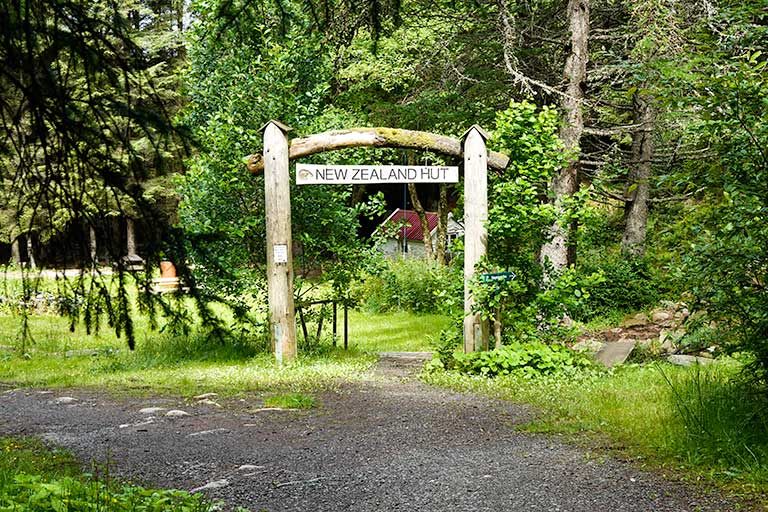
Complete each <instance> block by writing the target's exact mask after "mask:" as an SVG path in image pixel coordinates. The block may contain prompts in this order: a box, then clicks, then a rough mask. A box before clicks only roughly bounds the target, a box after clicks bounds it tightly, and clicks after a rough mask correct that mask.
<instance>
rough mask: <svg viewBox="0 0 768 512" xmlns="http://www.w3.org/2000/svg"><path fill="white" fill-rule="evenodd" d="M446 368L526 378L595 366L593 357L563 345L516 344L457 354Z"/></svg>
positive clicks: (447, 363)
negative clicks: (590, 357)
mask: <svg viewBox="0 0 768 512" xmlns="http://www.w3.org/2000/svg"><path fill="white" fill-rule="evenodd" d="M443 365H444V367H446V368H449V369H453V370H456V371H459V372H463V373H469V374H474V375H484V376H487V377H494V376H496V375H512V374H522V375H523V376H526V377H534V376H539V375H548V374H552V373H557V372H573V371H576V370H579V369H583V368H590V367H593V366H594V364H593V363H592V360H591V359H589V357H587V356H585V355H583V354H580V353H578V352H576V351H574V350H571V349H569V348H568V347H565V346H563V345H545V344H543V343H537V342H531V343H520V342H516V343H512V344H510V345H506V346H503V347H501V348H497V349H495V350H491V351H490V352H472V353H469V354H462V353H457V354H454V355H453V360H452V361H444V362H443Z"/></svg>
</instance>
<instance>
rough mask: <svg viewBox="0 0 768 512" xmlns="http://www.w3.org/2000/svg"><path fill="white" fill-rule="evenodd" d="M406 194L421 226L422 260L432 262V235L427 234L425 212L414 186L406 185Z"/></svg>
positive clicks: (427, 225)
mask: <svg viewBox="0 0 768 512" xmlns="http://www.w3.org/2000/svg"><path fill="white" fill-rule="evenodd" d="M408 193H409V194H410V195H411V203H412V204H413V209H414V211H415V212H416V215H418V216H419V223H420V224H421V235H422V238H423V240H424V259H425V260H427V261H432V258H433V256H432V235H430V233H429V221H428V220H427V212H426V211H425V210H424V207H423V206H422V205H421V201H419V194H418V192H417V191H416V184H415V183H409V184H408Z"/></svg>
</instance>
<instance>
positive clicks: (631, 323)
mask: <svg viewBox="0 0 768 512" xmlns="http://www.w3.org/2000/svg"><path fill="white" fill-rule="evenodd" d="M649 323H650V320H648V317H647V316H645V314H643V313H638V314H636V315H633V316H628V317H626V318H625V319H624V320H622V321H621V324H619V325H620V326H621V327H642V326H644V325H648V324H649Z"/></svg>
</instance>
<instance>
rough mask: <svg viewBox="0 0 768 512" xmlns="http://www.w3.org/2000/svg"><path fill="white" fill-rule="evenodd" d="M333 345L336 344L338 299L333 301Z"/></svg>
mask: <svg viewBox="0 0 768 512" xmlns="http://www.w3.org/2000/svg"><path fill="white" fill-rule="evenodd" d="M333 346H334V347H335V346H336V301H335V300H334V301H333Z"/></svg>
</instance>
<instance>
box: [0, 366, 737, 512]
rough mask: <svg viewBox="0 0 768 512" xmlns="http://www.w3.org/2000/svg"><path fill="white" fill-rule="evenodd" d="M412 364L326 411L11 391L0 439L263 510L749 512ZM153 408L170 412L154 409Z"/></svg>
mask: <svg viewBox="0 0 768 512" xmlns="http://www.w3.org/2000/svg"><path fill="white" fill-rule="evenodd" d="M407 366H408V365H405V369H406V370H407ZM404 371H405V370H404V369H403V365H400V364H398V363H397V362H394V363H393V362H392V361H389V362H385V363H383V364H382V365H380V367H379V369H378V371H377V373H376V375H375V376H372V378H371V380H370V381H369V382H366V383H365V384H362V385H359V386H348V387H345V388H342V390H340V391H338V392H335V393H326V394H322V395H320V396H319V397H318V398H319V401H320V405H319V407H317V408H315V409H313V410H310V411H301V412H296V411H284V410H269V409H263V408H260V400H259V399H258V398H256V397H255V398H253V399H252V400H251V399H228V400H216V399H215V398H214V399H209V400H208V402H207V403H206V402H205V401H203V400H201V401H196V400H190V401H184V400H182V399H170V398H152V399H141V398H120V399H116V398H112V397H109V396H107V395H103V394H97V393H93V392H84V391H72V390H66V391H63V390H57V391H55V392H50V391H41V390H29V389H16V390H8V391H6V392H4V393H0V435H9V434H12V435H35V436H40V437H42V438H44V439H47V440H49V441H51V442H54V443H56V444H59V445H63V446H65V447H67V448H69V449H71V450H72V451H74V452H75V453H76V454H77V455H78V456H79V457H81V458H82V459H83V460H93V459H96V460H99V461H105V460H109V461H110V467H111V470H112V472H113V473H118V474H121V475H124V476H127V477H129V478H132V479H133V480H134V481H137V482H140V483H144V484H149V485H153V486H159V487H173V488H180V489H187V490H193V489H199V488H201V487H206V486H207V487H206V488H205V489H204V490H203V492H206V493H207V494H208V495H209V496H211V497H212V498H215V499H220V500H223V501H224V502H225V503H226V504H227V506H228V507H234V506H238V505H240V506H244V507H248V508H250V509H251V510H253V511H254V512H256V511H261V510H267V511H282V510H295V511H393V510H403V511H416V510H425V511H427V510H428V511H494V512H496V511H527V512H530V511H534V512H536V511H569V512H577V511H583V512H598V511H691V512H693V511H730V510H735V509H736V508H737V507H736V505H735V504H734V503H731V502H729V501H727V500H726V499H724V498H721V497H718V496H717V495H716V494H709V493H707V494H704V493H702V491H701V490H697V489H694V488H691V487H686V486H684V485H682V484H680V483H671V482H667V481H664V480H663V479H661V478H660V477H659V476H656V475H653V474H649V473H645V472H642V471H640V470H638V469H637V468H635V467H633V466H632V465H631V464H629V463H625V462H620V461H615V460H610V459H608V460H605V459H604V458H602V457H597V456H594V454H593V455H590V454H589V453H588V452H586V451H584V450H583V449H580V448H577V447H574V446H570V445H568V444H564V443H562V442H560V441H558V440H557V439H556V438H554V437H551V436H543V435H533V434H523V433H519V432H516V431H515V430H514V428H513V427H514V425H515V424H519V423H521V422H525V421H527V420H529V419H530V411H529V410H527V409H526V408H525V407H522V406H518V405H514V404H509V403H506V402H501V401H493V400H488V399H484V398H478V397H476V396H472V395H464V394H457V393H451V392H447V391H443V390H440V389H435V388H431V387H428V386H425V385H423V384H420V383H418V382H416V381H414V380H413V379H403V378H402V375H403V373H404ZM65 398H71V399H72V400H67V399H65ZM149 407H156V408H162V409H161V410H155V411H147V410H142V409H146V408H149ZM169 410H180V411H183V412H186V413H188V414H189V415H181V413H176V414H178V416H174V415H173V414H171V415H170V416H167V415H166V414H168V411H169Z"/></svg>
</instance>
